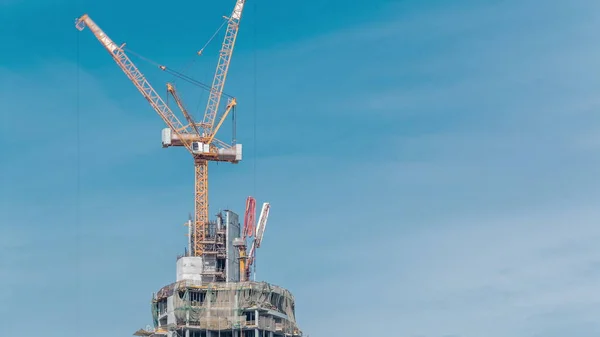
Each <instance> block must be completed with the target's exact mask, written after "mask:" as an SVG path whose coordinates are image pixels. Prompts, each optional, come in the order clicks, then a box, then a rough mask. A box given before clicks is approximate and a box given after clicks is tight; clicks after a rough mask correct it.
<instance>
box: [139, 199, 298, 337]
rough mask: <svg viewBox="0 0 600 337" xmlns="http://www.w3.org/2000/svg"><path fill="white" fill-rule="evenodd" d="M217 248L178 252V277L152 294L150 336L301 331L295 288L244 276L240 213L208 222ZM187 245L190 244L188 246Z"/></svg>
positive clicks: (238, 336)
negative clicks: (202, 252) (194, 253)
mask: <svg viewBox="0 0 600 337" xmlns="http://www.w3.org/2000/svg"><path fill="white" fill-rule="evenodd" d="M207 239H208V240H210V241H212V242H214V246H212V248H213V250H214V254H209V255H204V256H203V257H202V256H189V250H188V251H187V252H186V254H184V255H182V256H179V257H178V258H177V264H176V269H177V272H176V274H177V278H176V282H175V283H172V284H169V285H167V286H165V287H163V288H162V289H160V290H159V291H158V292H157V293H156V294H153V296H152V304H151V307H152V318H153V325H154V328H150V327H148V328H146V329H141V330H138V331H137V332H136V333H134V335H136V336H150V337H250V336H251V337H283V336H286V337H301V336H302V331H300V329H299V328H298V326H297V324H296V316H295V301H294V297H293V295H292V293H291V292H289V291H288V290H286V289H284V288H282V287H279V286H275V285H272V284H269V283H266V282H240V264H239V263H240V261H239V252H238V247H236V246H235V245H234V242H236V243H238V242H239V241H240V240H241V226H240V223H239V217H238V215H237V214H236V213H234V212H232V211H227V210H226V211H223V212H221V213H219V214H218V215H217V221H215V222H213V223H211V224H210V225H209V237H208V238H207ZM188 249H189V248H188Z"/></svg>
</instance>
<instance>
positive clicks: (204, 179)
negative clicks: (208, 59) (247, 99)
mask: <svg viewBox="0 0 600 337" xmlns="http://www.w3.org/2000/svg"><path fill="white" fill-rule="evenodd" d="M244 3H245V0H237V2H236V4H235V7H234V9H233V12H232V14H231V16H230V17H228V18H226V19H227V20H228V24H227V30H226V33H225V38H224V41H223V44H222V46H221V51H220V53H219V61H218V63H217V69H216V72H215V76H214V79H213V83H212V87H211V88H210V96H209V99H208V103H207V105H206V110H205V113H204V118H203V120H202V122H201V123H196V122H194V120H193V119H192V117H191V116H190V115H189V113H188V112H187V111H186V110H185V108H184V106H183V104H182V102H181V100H180V99H179V97H178V96H177V94H176V92H175V88H174V87H173V86H172V85H170V84H169V85H167V90H168V92H169V93H170V94H171V95H172V96H173V97H174V98H175V101H176V103H177V105H178V107H179V108H180V110H181V111H182V113H183V114H184V116H185V118H186V120H187V124H183V123H182V122H181V121H180V120H179V119H178V118H177V116H176V115H175V114H174V113H173V111H172V110H171V109H170V108H169V106H168V105H167V104H166V103H165V102H164V101H163V99H162V98H161V97H160V95H159V94H158V93H157V92H156V90H154V88H153V87H152V86H151V85H150V83H149V82H148V81H147V80H146V78H145V77H144V75H143V74H142V73H141V72H140V71H139V70H138V68H137V67H136V66H135V65H134V64H133V62H132V61H131V60H130V59H129V57H128V56H127V54H126V53H125V50H124V45H121V46H118V45H117V44H116V43H114V42H113V41H112V40H111V39H110V38H109V37H108V36H107V35H106V33H104V32H103V31H102V30H101V29H100V27H98V25H96V24H95V23H94V21H92V19H91V18H90V17H89V16H88V15H87V14H84V15H83V16H81V17H80V18H78V19H77V20H76V22H75V24H76V27H77V29H79V30H80V31H81V30H83V29H84V28H85V27H86V26H87V27H88V28H89V29H90V30H91V31H92V33H93V34H94V35H95V36H96V38H97V39H98V40H99V41H100V43H101V44H102V45H103V46H104V47H105V48H106V50H108V52H109V53H110V55H111V56H112V58H113V59H114V60H115V62H116V63H117V65H119V67H120V68H121V69H122V70H123V72H125V74H126V75H127V77H128V78H129V79H130V80H131V81H132V82H133V84H134V85H135V86H136V88H137V89H138V90H139V91H140V93H141V94H142V95H143V96H144V97H145V98H146V100H148V102H149V103H150V105H151V106H152V108H154V110H155V111H156V112H157V113H158V115H159V116H160V117H161V118H162V119H163V120H164V122H165V123H166V124H167V128H165V129H163V131H162V146H163V147H170V146H183V147H185V148H186V149H187V150H188V151H189V152H190V153H191V154H192V157H193V159H194V167H195V202H194V208H195V210H194V213H195V216H194V221H193V227H192V230H191V231H190V232H191V245H190V250H191V251H190V255H191V256H206V255H211V254H216V252H215V248H214V247H215V242H214V241H213V240H210V238H209V237H208V222H209V216H208V162H209V161H222V162H230V163H234V164H235V163H238V162H239V161H240V160H242V145H241V144H236V143H235V142H232V143H231V144H228V143H225V142H223V141H220V140H218V139H217V138H215V135H216V134H217V132H218V131H219V128H220V127H221V125H222V124H223V121H224V120H225V118H226V117H227V115H228V114H229V112H230V111H231V110H232V109H234V108H235V106H236V100H235V98H231V99H230V100H229V102H228V103H227V106H226V110H225V112H224V113H223V115H222V117H221V119H220V120H219V123H217V124H216V125H215V119H216V116H217V110H218V108H219V104H220V102H221V97H222V95H223V88H224V86H225V80H226V78H227V72H228V70H229V63H230V60H231V55H232V53H233V48H234V46H235V41H236V37H237V33H238V29H239V23H240V20H241V17H242V11H243V8H244ZM161 69H163V70H165V69H166V68H165V67H164V66H161Z"/></svg>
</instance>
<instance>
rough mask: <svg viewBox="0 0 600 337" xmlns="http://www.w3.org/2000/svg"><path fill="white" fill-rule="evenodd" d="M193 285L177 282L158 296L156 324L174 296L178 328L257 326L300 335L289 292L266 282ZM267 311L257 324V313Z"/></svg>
mask: <svg viewBox="0 0 600 337" xmlns="http://www.w3.org/2000/svg"><path fill="white" fill-rule="evenodd" d="M193 283H194V282H190V281H181V282H177V283H174V284H171V285H169V286H167V287H165V288H163V289H162V290H161V291H160V292H159V293H158V294H157V296H156V300H155V301H154V303H153V306H152V308H153V310H152V311H153V317H154V319H155V325H156V324H157V323H158V321H157V320H158V317H159V314H160V313H161V312H164V310H165V309H166V308H161V302H162V303H163V305H166V299H167V298H168V297H170V296H172V297H171V298H172V301H173V302H172V308H173V314H174V316H175V320H176V325H177V326H183V325H188V326H189V325H191V326H197V327H198V328H199V329H208V330H228V329H241V328H244V327H249V326H254V327H257V328H259V329H265V330H269V331H281V332H283V333H288V334H292V335H294V334H296V333H298V328H297V326H296V319H295V315H294V298H293V296H292V294H291V293H290V292H289V291H288V290H286V289H283V288H281V287H278V286H274V285H271V284H268V283H265V282H260V283H257V282H243V283H219V284H208V285H203V286H198V285H195V284H193ZM161 300H162V301H161ZM161 309H162V310H161ZM265 309H266V310H269V311H268V312H269V314H268V315H263V314H259V319H258V321H256V317H255V315H254V313H255V311H254V310H259V312H264V310H265ZM280 313H281V314H284V315H285V316H284V315H281V314H280ZM278 316H279V317H278ZM286 316H287V317H286Z"/></svg>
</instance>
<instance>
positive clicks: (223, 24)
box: [171, 17, 227, 83]
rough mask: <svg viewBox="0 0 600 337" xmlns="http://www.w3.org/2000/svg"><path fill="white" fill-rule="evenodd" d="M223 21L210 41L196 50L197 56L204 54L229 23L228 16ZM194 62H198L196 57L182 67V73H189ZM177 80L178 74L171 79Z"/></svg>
mask: <svg viewBox="0 0 600 337" xmlns="http://www.w3.org/2000/svg"><path fill="white" fill-rule="evenodd" d="M223 19H224V20H223V23H221V25H220V26H219V28H217V30H216V31H215V32H214V33H213V35H212V36H211V37H210V38H209V39H208V41H206V43H205V44H204V46H203V47H202V48H200V50H199V51H197V52H196V56H202V53H203V52H204V49H206V47H207V46H208V45H209V44H210V43H211V42H212V40H214V38H215V37H216V36H217V34H219V32H220V31H221V29H223V27H224V26H225V24H226V23H227V20H226V17H223ZM194 63H196V57H194V58H192V59H191V60H190V61H189V62H188V63H187V64H186V66H185V67H183V69H182V71H181V72H182V73H187V72H189V70H190V68H191V67H192V66H193V65H194ZM176 80H177V76H175V77H174V78H173V80H171V82H173V83H175V82H176Z"/></svg>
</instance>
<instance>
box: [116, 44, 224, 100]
mask: <svg viewBox="0 0 600 337" xmlns="http://www.w3.org/2000/svg"><path fill="white" fill-rule="evenodd" d="M123 49H124V50H126V51H127V52H128V53H130V54H133V55H135V56H137V57H138V58H140V59H142V60H143V61H146V62H148V63H151V64H153V65H155V66H157V67H158V68H160V69H161V70H162V71H164V72H166V73H169V74H171V75H173V76H175V77H178V78H180V79H182V80H184V81H186V82H188V83H191V84H193V85H195V86H197V87H199V88H202V89H205V90H206V91H210V90H211V86H210V85H208V84H205V83H202V82H200V81H198V80H196V79H194V78H192V77H189V76H187V75H185V74H182V73H180V72H178V71H176V70H173V69H171V68H169V67H167V66H164V65H162V64H160V63H158V62H156V61H153V60H151V59H149V58H147V57H145V56H143V55H141V54H140V53H137V52H135V51H133V50H132V49H131V48H123ZM222 95H223V96H225V97H227V98H233V96H231V95H229V94H227V93H225V92H223V94H222Z"/></svg>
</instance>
